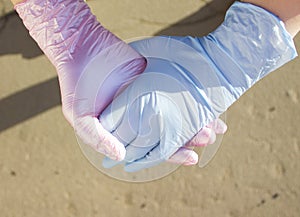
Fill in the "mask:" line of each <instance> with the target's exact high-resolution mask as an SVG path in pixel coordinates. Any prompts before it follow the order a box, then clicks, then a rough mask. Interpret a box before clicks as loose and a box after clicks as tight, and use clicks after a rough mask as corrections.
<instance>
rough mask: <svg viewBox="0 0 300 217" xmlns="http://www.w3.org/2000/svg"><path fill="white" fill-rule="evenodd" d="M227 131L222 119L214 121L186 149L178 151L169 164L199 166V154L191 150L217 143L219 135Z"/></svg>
mask: <svg viewBox="0 0 300 217" xmlns="http://www.w3.org/2000/svg"><path fill="white" fill-rule="evenodd" d="M226 131H227V125H226V124H225V123H224V122H223V121H222V120H221V119H216V120H214V121H213V122H212V123H210V124H209V125H207V126H206V127H203V128H202V129H201V130H200V131H199V132H198V133H197V134H196V135H195V136H194V138H192V139H191V141H189V142H188V143H187V144H186V145H185V146H184V147H182V148H180V149H178V151H177V152H175V154H174V155H173V156H171V157H170V159H169V160H168V162H170V163H175V164H183V165H185V166H191V165H195V164H197V162H198V154H197V153H196V152H195V151H193V150H192V149H191V148H193V147H204V146H207V145H211V144H213V143H214V142H215V141H216V135H217V134H224V133H225V132H226Z"/></svg>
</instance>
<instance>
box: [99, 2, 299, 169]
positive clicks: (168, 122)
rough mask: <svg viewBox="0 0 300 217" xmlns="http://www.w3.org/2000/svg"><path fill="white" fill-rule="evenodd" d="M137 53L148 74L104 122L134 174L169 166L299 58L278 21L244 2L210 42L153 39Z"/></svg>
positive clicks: (204, 39)
mask: <svg viewBox="0 0 300 217" xmlns="http://www.w3.org/2000/svg"><path fill="white" fill-rule="evenodd" d="M131 46H132V47H133V48H134V49H135V50H137V51H138V52H139V53H141V54H142V55H143V56H145V57H146V58H147V67H146V69H145V72H144V73H143V74H142V75H141V76H139V78H138V79H136V80H135V81H134V82H133V83H132V84H131V85H129V86H128V87H127V89H126V90H125V91H123V92H122V93H121V94H120V95H119V96H118V97H117V98H116V99H114V101H113V102H112V104H111V105H110V106H109V107H108V108H107V109H106V110H105V111H104V112H103V113H102V115H101V116H100V120H101V122H102V124H103V126H105V128H106V129H108V130H109V131H110V132H112V134H113V135H114V136H116V137H117V138H118V139H119V140H120V141H122V142H123V143H124V144H127V145H126V157H125V159H124V163H125V170H126V171H128V172H134V171H138V170H140V169H143V168H149V167H152V166H155V165H157V164H159V163H161V162H163V161H165V160H167V159H169V158H170V156H172V155H173V154H174V153H175V152H176V151H178V149H179V148H180V147H182V146H183V145H184V144H186V142H188V141H189V140H190V139H191V138H192V137H193V136H194V135H195V134H196V133H197V132H198V131H199V130H200V129H202V128H203V127H204V126H206V125H207V124H208V123H210V122H211V121H213V120H215V119H217V118H218V117H219V116H220V114H222V113H223V112H225V111H226V110H227V108H228V107H229V106H230V105H231V104H232V103H233V102H235V101H236V100H237V99H238V98H239V97H240V96H241V95H242V94H243V93H244V92H245V91H246V90H248V89H249V88H250V87H251V86H253V85H254V84H255V83H256V82H257V81H258V80H260V79H261V78H263V77H264V76H266V75H267V74H268V73H270V72H271V71H273V70H275V69H277V68H278V67H280V66H282V65H283V64H284V63H286V62H288V61H290V60H292V59H293V58H295V57H296V55H297V53H296V49H295V46H294V44H293V41H292V38H291V36H290V35H289V33H288V32H287V31H286V30H285V28H284V24H283V23H282V22H281V21H280V20H279V19H278V18H277V17H276V16H274V15H273V14H271V13H269V12H268V11H266V10H264V9H262V8H260V7H257V6H254V5H251V4H247V3H240V2H235V3H234V4H233V5H232V6H231V7H230V9H229V10H228V12H227V14H226V17H225V21H224V22H223V24H222V25H221V26H220V27H219V28H218V29H217V30H215V31H214V32H213V33H211V34H209V35H208V36H205V37H202V38H192V37H154V38H150V39H145V40H141V41H137V42H134V43H132V44H131ZM116 164H117V162H115V161H112V160H110V159H105V160H104V162H103V166H104V167H111V166H114V165H116Z"/></svg>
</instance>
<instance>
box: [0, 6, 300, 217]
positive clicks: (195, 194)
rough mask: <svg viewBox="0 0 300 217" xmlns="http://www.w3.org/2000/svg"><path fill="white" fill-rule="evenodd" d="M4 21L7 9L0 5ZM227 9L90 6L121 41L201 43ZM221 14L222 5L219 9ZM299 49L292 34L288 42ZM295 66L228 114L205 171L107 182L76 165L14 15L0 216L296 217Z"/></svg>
mask: <svg viewBox="0 0 300 217" xmlns="http://www.w3.org/2000/svg"><path fill="white" fill-rule="evenodd" d="M2 2H4V3H5V7H4V4H2V5H1V6H0V9H1V8H5V12H3V11H4V10H2V9H1V10H2V13H6V12H8V11H10V10H11V5H9V4H7V1H6V0H2V1H0V4H1V3H2ZM224 2H227V1H221V0H215V1H213V2H206V3H205V2H204V1H200V0H197V1H196V0H193V1H192V0H187V1H182V0H172V1H171V0H153V1H146V0H124V1H120V0H110V1H104V0H97V1H95V0H94V1H89V4H90V6H91V7H92V9H93V11H94V13H95V14H96V15H97V17H98V18H99V20H101V21H102V23H103V24H104V25H105V26H106V27H108V28H110V29H111V30H112V31H113V32H115V33H116V34H118V35H119V36H120V37H121V38H123V39H129V38H132V37H136V36H145V35H155V34H179V35H180V34H182V35H184V34H192V35H202V34H205V33H207V32H209V31H211V30H212V29H214V28H215V27H216V26H217V25H218V24H219V23H220V22H221V20H222V17H223V14H224V10H225V8H226V7H227V6H225V3H224ZM226 5H227V3H226ZM295 41H296V44H297V46H298V48H300V35H298V37H297V38H296V39H295ZM299 69H300V58H298V59H296V60H294V61H293V62H290V63H289V64H287V65H285V66H284V67H282V68H280V69H279V70H277V71H276V72H274V73H272V74H271V75H269V76H268V77H267V78H266V79H264V80H263V81H261V82H259V83H258V84H257V85H255V87H253V88H252V89H251V90H250V91H249V92H247V93H246V94H245V95H244V96H243V97H242V98H241V99H240V100H239V101H238V102H237V103H235V104H234V105H233V106H232V107H231V108H230V109H229V111H228V112H227V124H228V126H229V131H228V132H227V134H226V135H225V137H224V139H223V144H222V146H221V148H220V150H219V151H218V153H217V156H216V157H215V158H214V160H213V161H211V163H210V164H209V165H208V166H207V167H205V168H203V169H200V168H198V167H197V166H195V167H190V168H187V167H181V168H180V169H178V170H177V171H176V172H174V173H172V174H171V175H169V176H167V177H165V178H163V179H160V180H158V181H153V182H149V183H143V184H133V183H126V182H121V181H117V180H114V179H111V178H109V177H107V176H105V175H103V174H102V173H100V172H99V171H97V170H96V169H95V168H94V167H93V166H92V165H91V164H90V163H89V162H88V161H87V160H86V159H85V157H84V156H83V154H82V153H81V151H80V148H79V146H78V145H77V143H76V138H75V136H74V133H73V130H72V129H71V127H70V126H69V125H68V124H67V122H66V121H65V119H64V117H63V115H62V112H61V106H60V105H59V100H60V99H59V92H58V86H57V81H56V78H55V76H56V74H55V71H54V68H53V67H52V66H51V64H50V62H49V61H48V60H47V59H46V57H45V56H44V55H41V52H40V50H39V49H38V48H37V47H36V45H35V43H34V42H33V41H32V40H31V39H30V37H29V36H28V35H27V32H26V30H25V29H24V27H23V26H22V24H21V22H20V20H19V19H18V17H17V16H16V15H15V14H14V13H12V14H9V15H7V16H5V17H2V18H1V20H0V78H1V79H0V216H1V217H19V216H24V217H25V216H30V217H36V216H39V217H41V216H42V217H44V216H45V217H52V216H53V217H65V216H66V217H67V216H72V217H73V216H80V217H94V216H100V217H102V216H103V217H107V216H124V217H127V216H128V217H141V216H146V217H152V216H153V217H154V216H163V217H167V216H168V217H175V216H186V217H193V216H195V217H196V216H197V217H199V216H205V217H218V216H222V217H241V216H243V217H246V216H249V217H250V216H251V217H261V216H262V217H263V216H266V217H268V216H274V217H275V216H278V217H285V216H287V217H296V216H300V206H299V204H300V160H299V157H300V135H299V125H298V124H299V122H300V88H299V84H300V73H299Z"/></svg>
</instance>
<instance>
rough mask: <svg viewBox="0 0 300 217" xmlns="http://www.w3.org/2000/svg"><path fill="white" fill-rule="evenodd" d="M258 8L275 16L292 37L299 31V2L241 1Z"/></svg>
mask: <svg viewBox="0 0 300 217" xmlns="http://www.w3.org/2000/svg"><path fill="white" fill-rule="evenodd" d="M241 1H242V2H247V3H251V4H255V5H257V6H260V7H262V8H264V9H266V10H268V11H270V12H272V13H273V14H275V15H277V16H278V17H279V18H280V19H281V20H282V21H283V22H284V24H285V26H286V29H287V31H288V32H289V33H290V34H291V36H292V37H294V36H295V35H296V34H297V33H298V32H299V31H300V0H288V1H282V0H241Z"/></svg>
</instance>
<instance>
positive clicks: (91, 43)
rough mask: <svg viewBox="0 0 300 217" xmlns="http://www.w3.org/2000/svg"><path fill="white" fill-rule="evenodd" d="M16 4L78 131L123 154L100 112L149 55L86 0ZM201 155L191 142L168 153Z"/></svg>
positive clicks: (206, 133) (189, 161)
mask: <svg viewBox="0 0 300 217" xmlns="http://www.w3.org/2000/svg"><path fill="white" fill-rule="evenodd" d="M15 9H16V11H17V12H18V14H19V16H20V17H21V18H22V20H23V22H24V24H25V26H26V27H27V29H28V30H29V33H30V35H31V36H32V37H33V38H34V40H35V41H36V42H37V43H38V45H39V46H40V48H41V49H42V50H43V52H44V53H45V54H46V56H47V57H48V58H49V60H50V61H51V62H52V64H53V65H54V66H55V67H56V70H57V74H58V78H59V83H60V88H61V97H62V109H63V113H64V115H65V117H66V119H67V120H68V121H69V123H70V124H71V126H72V127H73V128H74V129H75V131H76V133H77V134H78V136H79V137H80V138H81V139H82V140H83V142H84V143H86V144H88V145H90V146H91V147H93V148H94V149H95V150H96V151H98V152H100V153H103V154H105V155H106V156H108V157H109V158H111V159H114V160H119V161H120V160H123V158H124V156H125V154H126V153H125V152H126V151H125V148H124V145H123V144H122V143H120V142H119V141H118V140H117V139H116V138H115V137H114V136H112V135H111V134H110V133H109V132H108V131H106V130H105V129H104V128H103V127H102V125H101V123H100V122H99V120H98V116H99V115H100V113H101V112H102V111H103V110H104V109H105V107H106V106H107V105H108V104H109V103H110V102H111V101H112V100H113V97H114V96H115V95H116V93H117V92H118V91H120V90H121V89H122V88H124V87H125V86H126V85H128V84H129V83H130V82H131V81H132V80H133V79H135V77H136V76H137V75H138V74H140V73H142V72H143V70H144V69H145V67H146V61H145V59H144V58H143V57H142V56H141V55H139V54H138V53H137V52H136V51H135V50H133V49H132V48H131V47H130V46H128V45H127V44H126V43H124V42H123V41H122V40H120V39H119V38H118V37H116V36H115V35H114V34H112V33H111V32H109V31H108V30H107V29H105V28H104V27H103V26H102V25H101V24H100V23H99V22H98V21H97V19H96V17H95V16H94V15H93V14H92V13H91V11H90V9H89V7H88V6H87V4H86V3H84V2H83V1H82V0H27V1H25V2H23V3H20V4H17V5H16V6H15ZM225 126H226V125H225ZM225 128H226V127H225ZM225 128H224V126H223V130H222V132H221V133H224V132H225V131H226V130H225V131H224V129H225ZM215 133H218V132H217V129H216V128H213V127H211V126H208V127H206V128H204V129H202V130H201V131H200V132H199V134H198V135H197V136H196V137H195V138H194V139H193V140H192V141H191V142H190V143H189V144H187V147H189V146H191V145H193V146H199V145H207V144H210V143H212V141H214V138H215ZM219 133H220V132H219ZM197 161H198V156H197V154H196V153H195V152H193V151H192V150H190V149H188V148H181V149H180V150H178V152H177V153H176V154H174V155H173V156H172V157H171V159H170V162H173V163H180V164H181V163H183V164H185V165H193V164H195V163H197Z"/></svg>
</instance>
